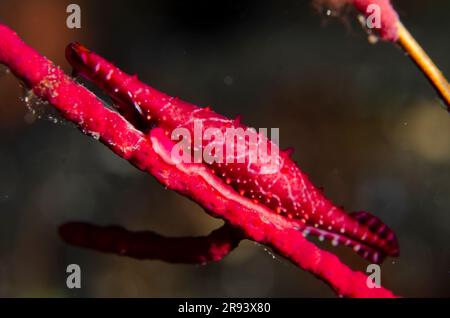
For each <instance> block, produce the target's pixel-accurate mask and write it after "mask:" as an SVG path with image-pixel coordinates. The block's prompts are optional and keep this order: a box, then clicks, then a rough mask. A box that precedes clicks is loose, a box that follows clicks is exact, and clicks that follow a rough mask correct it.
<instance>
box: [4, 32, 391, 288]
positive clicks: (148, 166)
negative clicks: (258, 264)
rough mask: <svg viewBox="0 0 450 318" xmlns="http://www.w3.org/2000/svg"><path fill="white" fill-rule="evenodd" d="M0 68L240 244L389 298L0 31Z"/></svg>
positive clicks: (335, 284)
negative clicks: (222, 225)
mask: <svg viewBox="0 0 450 318" xmlns="http://www.w3.org/2000/svg"><path fill="white" fill-rule="evenodd" d="M0 63H2V64H5V65H7V66H8V67H9V68H10V69H11V71H12V72H13V74H14V75H16V76H17V77H18V78H20V79H21V80H22V81H24V82H25V83H26V85H28V87H30V88H31V89H32V90H33V92H34V93H35V94H36V95H37V96H38V97H40V98H42V99H45V100H47V101H49V102H50V103H51V104H52V105H53V106H54V107H56V108H57V109H58V110H60V112H61V114H62V115H63V116H64V117H65V118H67V119H68V120H70V121H72V122H74V123H75V124H77V125H78V127H79V128H80V129H81V130H82V131H83V132H84V133H87V134H90V135H93V136H95V137H98V138H99V140H100V141H101V142H103V143H104V144H106V145H107V146H108V147H109V148H110V149H111V150H112V151H114V152H115V153H116V154H117V155H119V156H121V157H123V158H124V159H127V160H128V161H129V162H130V163H132V164H133V165H134V166H136V167H137V168H139V169H141V170H143V171H147V172H149V173H150V174H152V175H153V176H154V177H155V178H156V179H157V180H158V181H159V182H160V183H162V184H163V185H164V186H166V187H167V188H169V189H172V190H174V191H177V192H178V193H180V194H182V195H184V196H186V197H188V198H191V199H192V200H194V201H195V202H197V203H198V204H200V205H201V206H202V207H204V208H205V209H206V210H208V211H210V213H211V214H212V215H213V216H215V217H220V218H222V219H224V220H225V221H226V222H227V223H229V224H230V225H231V226H233V227H236V228H238V229H239V230H240V231H241V232H242V233H243V235H244V236H245V237H247V238H249V239H252V240H254V241H257V242H260V243H262V244H265V245H267V246H269V247H271V248H273V249H274V251H275V252H277V253H279V254H280V255H282V256H284V257H286V258H287V259H289V260H290V261H291V262H293V263H294V264H296V265H297V266H299V267H301V268H303V269H305V270H307V271H310V272H311V273H313V274H314V275H316V276H317V277H318V278H320V279H322V280H323V281H325V282H326V283H328V284H329V285H330V286H331V287H332V288H333V289H334V290H335V291H336V293H338V294H339V295H343V296H347V297H394V294H393V293H392V292H391V291H389V290H387V289H385V288H374V289H370V288H368V286H367V283H366V282H367V276H366V275H364V274H363V273H361V272H354V271H352V270H351V269H349V268H348V267H347V266H345V265H344V264H342V263H341V262H340V261H339V259H338V258H337V257H336V256H335V255H333V254H331V253H329V252H326V251H323V250H321V249H319V248H318V247H316V246H315V245H314V244H312V243H310V242H309V241H307V240H306V239H305V238H304V237H303V234H302V233H301V232H299V231H298V230H297V229H296V227H295V225H294V224H293V223H291V222H290V221H289V220H286V219H285V218H283V217H281V216H280V215H277V214H274V213H272V212H271V211H269V210H268V209H267V208H265V207H263V206H261V205H258V204H255V203H253V202H252V201H251V200H249V199H246V198H243V197H242V196H240V195H239V194H237V193H235V192H234V191H233V189H232V188H231V187H229V186H228V185H226V184H225V183H224V182H222V181H221V180H220V179H218V178H217V177H216V176H215V175H213V174H212V173H211V172H210V171H209V170H208V169H205V168H204V167H203V166H200V165H196V164H180V165H174V164H173V163H171V162H170V156H169V155H168V154H170V149H171V147H172V146H173V143H172V141H171V140H170V139H168V138H167V136H166V135H165V134H164V132H163V131H162V130H160V129H158V128H155V129H153V130H152V131H151V135H150V137H148V136H146V135H145V134H143V133H142V132H140V131H138V130H136V129H135V128H134V127H133V126H132V125H131V124H130V123H128V122H127V121H126V120H125V119H124V118H123V117H122V116H120V115H119V114H117V113H115V112H113V111H110V110H108V109H107V108H105V107H104V106H103V104H102V103H101V102H100V101H99V100H98V99H97V98H96V96H95V95H94V94H92V93H91V92H89V91H88V90H87V89H85V88H84V87H82V86H81V85H78V84H76V83H75V82H73V80H72V79H71V78H69V77H68V76H67V75H65V74H64V73H63V72H62V71H61V70H60V69H59V68H57V67H55V66H54V65H53V64H52V63H51V62H50V61H49V60H47V59H46V58H44V57H42V56H41V55H39V54H38V53H37V52H36V51H35V50H33V49H32V48H30V47H28V46H27V45H26V44H25V43H24V42H23V41H22V40H21V39H20V38H19V37H18V36H17V35H16V34H15V33H14V32H13V31H11V30H10V29H9V28H7V27H6V26H3V25H0Z"/></svg>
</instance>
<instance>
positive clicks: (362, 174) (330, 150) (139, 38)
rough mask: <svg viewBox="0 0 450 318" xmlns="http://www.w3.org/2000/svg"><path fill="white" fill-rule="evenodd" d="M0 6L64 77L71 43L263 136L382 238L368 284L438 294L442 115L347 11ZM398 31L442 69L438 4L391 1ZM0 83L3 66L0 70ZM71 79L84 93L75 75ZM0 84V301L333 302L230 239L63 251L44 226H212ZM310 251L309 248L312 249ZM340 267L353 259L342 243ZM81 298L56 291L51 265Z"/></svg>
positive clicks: (446, 224) (446, 219) (266, 6)
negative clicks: (215, 256)
mask: <svg viewBox="0 0 450 318" xmlns="http://www.w3.org/2000/svg"><path fill="white" fill-rule="evenodd" d="M71 2H73V1H65V0H64V1H56V0H39V1H38V0H23V1H13V0H2V1H1V2H0V22H2V23H6V24H8V25H9V26H10V27H12V28H13V29H15V30H16V31H17V32H18V33H19V34H20V35H21V36H22V37H23V38H24V39H25V40H26V41H27V42H28V43H29V44H30V45H31V46H33V47H35V48H36V49H37V50H39V51H40V52H42V53H43V54H44V55H46V56H47V57H48V58H50V59H51V60H53V61H55V63H57V64H59V65H61V66H62V68H63V69H64V70H66V71H68V72H70V71H71V69H70V67H69V65H68V63H67V62H66V61H65V58H64V49H65V46H66V45H67V43H68V42H70V41H75V40H77V41H80V42H82V43H84V44H85V45H86V46H88V47H90V48H92V49H94V50H95V51H97V52H99V53H100V54H102V55H104V56H105V57H106V58H108V59H110V60H112V61H114V63H116V64H117V65H118V66H120V67H121V68H122V69H124V70H126V71H127V72H129V73H137V74H139V77H140V78H141V79H142V80H144V81H145V82H147V83H149V84H150V85H152V86H154V87H156V88H158V89H161V90H163V91H165V92H167V93H169V94H171V95H175V96H179V97H181V98H183V99H185V100H188V101H191V102H194V103H197V104H199V105H202V106H206V105H211V106H212V107H213V108H214V109H215V110H216V111H218V112H220V113H222V114H225V115H227V116H233V117H234V116H236V115H238V114H240V115H242V118H243V122H244V123H246V124H248V125H251V126H254V127H257V128H259V127H268V128H271V127H279V128H280V142H281V146H282V147H287V146H294V147H295V149H296V152H295V153H294V159H295V160H296V161H297V162H298V163H299V165H300V167H301V168H302V169H303V170H304V171H306V172H307V173H308V174H309V176H310V177H311V179H312V180H313V182H314V183H315V184H316V185H317V186H323V187H324V189H325V193H326V195H327V196H328V197H329V198H331V199H332V200H333V201H334V202H335V203H336V204H337V205H343V206H345V208H346V209H347V210H348V211H356V210H367V211H370V212H372V213H374V214H375V215H377V216H379V217H381V218H382V219H383V220H384V221H385V222H386V223H387V224H389V225H390V226H391V227H392V228H393V229H394V230H395V231H396V233H397V236H398V238H399V242H400V247H401V256H400V257H399V258H396V259H387V260H386V262H385V263H384V265H383V267H382V284H383V285H385V286H387V287H389V288H391V289H393V290H394V291H395V292H396V293H398V294H400V295H403V296H411V297H443V296H446V297H448V296H450V285H449V279H450V251H449V249H448V244H449V238H450V237H449V231H450V213H449V212H450V187H449V182H450V116H449V115H448V113H447V112H446V111H445V110H444V108H443V106H442V105H441V103H440V101H439V100H438V99H437V98H436V96H435V94H434V92H433V90H432V89H431V88H430V86H429V84H428V83H427V82H426V80H425V79H424V78H423V77H422V76H421V74H420V73H419V72H418V71H417V69H416V67H415V66H414V65H413V64H412V63H411V62H410V61H409V60H408V58H407V57H405V56H404V55H403V53H402V52H401V51H400V49H398V48H396V47H394V46H393V45H391V44H386V43H379V44H377V45H375V46H374V45H371V44H369V43H368V41H367V39H366V38H367V36H366V34H365V33H364V32H363V31H362V30H361V28H360V27H359V26H358V24H357V22H355V19H354V17H353V16H348V17H345V16H342V17H340V18H338V19H330V18H327V17H326V16H325V15H324V14H321V13H318V12H317V11H315V10H314V9H313V8H312V6H311V3H310V2H309V1H300V0H296V1H294V0H290V1H268V0H264V1H263V0H259V1H256V0H255V1H231V0H230V1H219V2H217V1H206V0H204V1H199V0H197V1H174V0H171V1H162V0H161V1H126V2H125V1H95V2H94V1H86V0H83V1H81V0H77V1H76V3H77V4H79V5H80V6H81V10H82V11H81V12H82V28H81V29H80V30H70V29H68V28H67V27H66V25H65V20H66V17H67V13H66V7H67V5H68V4H69V3H71ZM394 2H395V4H396V5H397V8H398V10H399V12H400V14H401V16H402V19H403V22H404V23H405V24H406V25H407V27H408V28H409V29H410V30H411V32H412V33H413V34H414V35H415V36H416V37H417V39H418V40H419V41H420V42H421V44H423V46H424V47H425V48H426V49H427V50H428V52H429V53H430V54H431V56H432V57H433V58H434V59H435V61H436V62H437V63H438V64H439V65H440V66H441V68H442V69H443V71H444V73H447V75H450V41H449V31H450V20H449V19H448V14H449V13H450V2H449V1H444V0H441V1H438V0H436V1H419V0H416V1H412V0H410V1H406V0H403V1H400V0H398V1H394ZM3 73H4V72H3ZM86 85H88V86H89V87H92V85H90V84H88V83H86ZM23 94H24V93H23V91H22V89H21V88H20V86H19V84H18V82H17V80H16V79H15V78H13V77H12V76H11V75H8V74H3V75H2V76H0V145H1V147H0V219H1V222H0V296H19V297H20V296H44V297H46V296H62V297H80V296H86V297H107V296H112V297H118V296H123V297H130V296H144V297H147V296H168V297H170V296H182V297H185V296H186V297H188V296H200V297H207V296H210V297H214V296H248V297H263V296H269V297H272V296H273V297H276V296H286V297H297V296H313V297H333V296H334V294H333V292H332V291H331V290H330V289H329V288H328V287H327V286H326V285H325V284H323V283H322V282H320V281H318V280H317V279H316V278H314V277H313V276H312V275H311V274H309V273H306V272H304V271H302V270H299V269H298V268H296V267H295V266H293V265H291V264H290V263H289V262H287V261H286V260H284V259H282V258H280V257H278V256H275V258H273V257H272V255H271V254H270V253H269V252H268V251H266V250H265V249H264V247H262V246H259V245H257V244H255V243H253V242H248V241H245V242H243V243H241V246H240V247H239V248H238V249H237V250H235V251H234V252H233V253H232V254H230V255H229V256H228V257H227V258H225V259H224V260H223V261H221V262H218V263H214V264H209V265H206V266H200V265H199V266H191V265H172V264H167V263H163V262H160V261H137V260H132V259H128V258H121V257H118V256H112V255H106V254H101V253H97V252H92V251H88V250H84V249H78V248H74V247H71V246H68V245H66V244H64V243H63V242H62V241H61V240H60V239H59V237H58V235H57V227H58V225H59V224H61V223H64V222H66V221H71V220H81V221H88V222H93V223H97V224H105V225H106V224H119V225H122V226H126V227H127V228H129V229H131V230H146V229H149V230H155V231H157V232H159V233H162V234H166V235H173V236H182V235H201V234H206V233H208V232H210V231H211V230H212V229H214V228H215V227H217V226H218V225H220V224H221V222H220V221H218V220H214V219H212V218H210V217H209V216H207V215H206V214H205V213H204V212H203V211H202V210H201V209H200V208H199V207H198V206H196V205H195V204H193V203H192V202H190V201H188V200H186V199H185V198H183V197H180V196H179V195H177V194H175V193H173V192H170V191H167V190H165V189H164V188H163V187H161V186H160V185H159V184H157V183H156V181H155V180H154V179H153V178H152V177H150V176H148V175H146V174H144V173H141V172H139V171H137V170H136V169H134V168H132V167H131V166H130V165H129V164H128V163H127V162H125V161H123V160H121V159H119V158H118V157H116V156H115V155H113V154H112V153H111V152H110V151H108V150H107V149H106V148H105V147H104V146H102V145H100V144H99V143H98V142H96V141H95V140H93V139H91V138H87V137H86V136H83V135H82V134H80V133H79V131H77V130H76V129H74V128H73V127H72V126H71V125H69V124H66V123H61V122H58V123H56V124H55V123H53V121H51V120H46V119H45V118H46V117H48V114H47V113H44V114H43V117H44V118H43V119H39V118H36V116H35V115H33V114H31V113H30V112H29V111H28V110H27V107H25V103H24V102H23V100H21V98H22V99H23V97H24V95H23ZM318 244H319V243H318ZM320 245H321V246H323V247H324V248H327V249H330V250H333V251H335V252H336V253H338V255H339V256H340V258H341V259H343V260H344V261H345V262H346V263H347V264H349V265H350V266H351V267H352V268H354V269H358V270H364V269H365V267H366V266H367V263H366V262H365V261H363V260H361V259H360V258H359V257H358V256H356V255H354V254H353V253H352V252H351V251H349V250H347V249H345V248H332V247H330V245H331V244H329V243H325V242H324V243H320ZM71 263H76V264H79V265H80V266H81V270H82V288H81V289H80V290H69V289H67V288H66V286H65V279H66V272H65V271H66V266H67V265H68V264H71Z"/></svg>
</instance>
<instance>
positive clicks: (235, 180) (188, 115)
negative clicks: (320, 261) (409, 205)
mask: <svg viewBox="0 0 450 318" xmlns="http://www.w3.org/2000/svg"><path fill="white" fill-rule="evenodd" d="M66 56H67V58H68V60H69V61H70V63H71V64H72V66H73V67H74V68H75V69H76V70H77V72H78V73H79V74H81V75H84V76H85V77H87V78H89V79H91V80H93V81H94V82H95V83H96V84H97V85H98V86H100V87H102V88H103V89H104V90H105V91H106V92H107V93H108V94H109V95H110V96H112V97H113V98H114V99H115V100H116V101H117V102H118V103H119V110H121V111H122V112H123V113H124V114H126V116H127V117H130V118H131V119H132V120H134V119H135V118H136V116H137V114H139V113H142V116H141V117H142V118H141V119H142V120H144V121H146V122H147V126H151V125H156V126H158V127H160V128H162V129H164V130H165V131H166V132H167V134H169V133H170V132H172V131H173V130H174V129H175V128H179V127H184V128H187V129H188V130H189V131H190V133H191V136H193V135H194V122H197V123H198V122H201V124H202V126H203V130H202V131H201V132H202V133H204V131H206V130H207V129H208V128H215V129H218V130H220V131H222V132H223V133H224V134H225V129H227V128H242V129H247V128H248V127H246V126H245V125H243V124H242V123H240V121H238V120H231V119H228V118H226V117H224V116H222V115H219V114H217V113H215V112H214V111H212V110H211V109H210V108H200V107H197V106H195V105H192V104H189V103H187V102H184V101H182V100H180V99H178V98H173V97H170V96H167V95H166V94H164V93H161V92H159V91H157V90H156V89H154V88H151V87H149V86H147V85H146V84H144V83H142V82H140V81H139V80H138V79H137V78H136V76H129V75H127V74H126V73H124V72H122V71H121V70H120V69H118V68H117V67H115V66H114V65H112V64H111V63H109V62H108V61H106V60H105V59H104V58H102V57H100V56H98V55H97V54H95V53H94V52H91V51H89V50H88V49H86V48H84V47H83V46H81V45H80V44H77V43H74V44H71V45H69V46H68V48H67V50H66ZM135 107H136V108H135ZM137 109H139V111H138V110H137ZM133 111H134V114H133ZM253 135H255V141H256V140H257V141H256V143H257V145H256V146H255V145H253V147H252V146H251V145H252V143H251V142H250V141H249V142H248V143H247V144H246V148H245V149H243V150H244V151H245V153H244V154H245V157H246V158H245V159H246V162H245V163H238V162H237V158H236V157H237V155H238V153H237V152H236V153H234V152H233V153H231V154H230V153H226V154H225V157H226V159H231V160H228V161H225V162H226V163H212V164H210V165H208V166H209V167H211V168H212V171H214V173H215V174H216V175H217V176H218V177H219V178H221V179H222V180H223V181H224V182H226V183H227V184H229V185H231V186H232V187H233V189H234V190H236V192H238V193H240V194H241V195H242V196H244V197H247V198H249V199H251V200H253V201H254V202H257V203H261V204H263V205H265V206H266V207H268V208H269V209H270V210H271V211H274V212H276V213H279V214H280V215H282V216H285V217H288V218H289V219H292V221H293V222H295V223H296V224H297V227H298V228H299V229H300V230H302V231H304V232H305V233H310V234H313V235H317V236H322V237H323V238H326V239H329V240H331V241H333V242H334V244H343V245H346V246H351V247H353V248H354V249H355V250H357V251H358V252H359V253H360V254H361V255H362V256H364V257H365V258H368V259H370V260H371V261H372V262H375V263H378V262H380V261H381V260H382V259H383V258H384V255H386V254H387V255H390V256H397V255H398V253H399V249H398V244H397V240H396V237H395V234H394V233H393V232H392V231H391V230H389V228H388V227H387V226H385V225H384V224H382V223H381V222H379V221H378V220H375V218H372V217H370V215H369V214H366V216H368V218H367V222H360V221H358V220H357V219H356V218H354V217H352V216H351V215H349V214H347V213H346V212H345V211H343V210H342V209H341V208H339V207H337V206H335V205H333V204H332V203H331V202H330V201H329V200H327V199H326V198H325V196H324V195H323V194H322V191H320V190H319V189H318V188H316V187H315V186H314V185H313V184H312V183H311V182H310V180H309V179H308V177H307V176H306V174H305V173H304V172H302V171H301V170H300V169H299V168H298V166H297V165H296V164H295V162H294V161H293V160H292V159H291V158H290V156H289V155H290V153H289V152H279V155H278V156H276V157H275V158H274V160H273V161H275V162H277V163H279V172H277V173H270V174H263V173H261V171H264V170H268V169H270V164H265V163H262V162H260V161H253V162H251V161H250V160H249V159H250V158H249V157H250V156H251V152H252V151H253V152H255V149H257V148H258V147H260V146H261V144H263V143H266V144H267V148H268V149H272V150H275V148H276V149H278V147H277V146H276V145H275V144H273V143H271V142H270V141H269V140H268V139H267V138H265V137H264V136H259V135H257V133H256V132H255V133H253ZM215 142H216V144H220V146H221V147H222V148H223V149H224V148H225V142H226V141H225V140H221V141H217V140H215ZM191 147H192V148H195V145H194V143H193V142H192V143H191ZM198 148H199V149H200V150H203V148H202V146H201V145H200V146H199V147H198ZM239 155H241V153H239ZM255 157H256V155H255ZM223 159H225V158H223ZM222 162H223V161H222ZM249 162H251V164H249ZM367 224H370V227H369V226H368V225H367Z"/></svg>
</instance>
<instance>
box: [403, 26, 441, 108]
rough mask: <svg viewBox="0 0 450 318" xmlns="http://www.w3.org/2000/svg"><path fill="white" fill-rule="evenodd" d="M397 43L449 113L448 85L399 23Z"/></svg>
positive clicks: (434, 65) (426, 55)
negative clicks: (434, 90) (425, 78)
mask: <svg viewBox="0 0 450 318" xmlns="http://www.w3.org/2000/svg"><path fill="white" fill-rule="evenodd" d="M398 43H399V44H400V46H401V47H402V48H403V49H404V50H405V52H406V53H407V54H408V55H409V57H410V58H411V59H412V60H413V61H414V63H416V65H417V66H418V67H419V69H420V70H421V71H422V72H423V74H424V75H425V76H426V77H427V79H428V80H429V81H430V83H431V84H432V85H433V87H434V88H435V89H436V91H437V93H438V94H439V96H440V97H441V98H442V100H443V101H444V103H445V105H446V106H447V110H448V111H450V84H449V83H448V81H447V79H446V78H445V76H444V75H443V74H442V72H441V71H440V70H439V68H438V67H437V66H436V64H434V62H433V61H432V60H431V58H430V57H429V56H428V54H427V53H426V52H425V51H424V49H423V48H422V47H421V46H420V45H419V43H418V42H417V41H416V40H415V39H414V37H413V36H412V35H411V33H409V31H408V30H407V29H406V28H405V26H404V25H403V24H402V23H401V22H398Z"/></svg>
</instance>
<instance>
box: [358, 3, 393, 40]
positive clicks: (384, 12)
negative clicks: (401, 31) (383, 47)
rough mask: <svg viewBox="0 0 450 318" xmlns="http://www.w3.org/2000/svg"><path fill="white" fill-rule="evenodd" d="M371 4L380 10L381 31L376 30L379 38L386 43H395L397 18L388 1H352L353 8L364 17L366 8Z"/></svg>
mask: <svg viewBox="0 0 450 318" xmlns="http://www.w3.org/2000/svg"><path fill="white" fill-rule="evenodd" d="M371 4H376V5H378V6H380V9H381V29H380V30H378V32H379V35H380V37H381V38H382V39H383V40H386V41H392V42H395V41H397V40H398V29H397V22H398V21H399V17H398V14H397V12H396V11H395V9H394V8H393V6H392V4H391V2H390V1H389V0H353V5H354V6H355V8H356V9H357V10H358V11H360V12H361V13H362V14H364V15H365V16H367V7H368V6H369V5H371Z"/></svg>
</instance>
